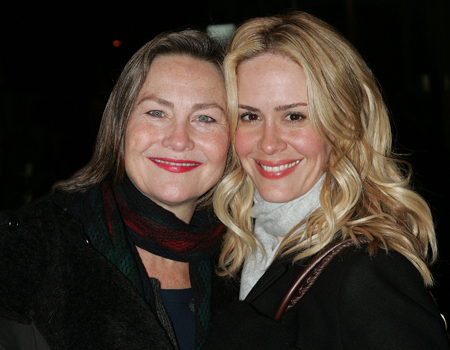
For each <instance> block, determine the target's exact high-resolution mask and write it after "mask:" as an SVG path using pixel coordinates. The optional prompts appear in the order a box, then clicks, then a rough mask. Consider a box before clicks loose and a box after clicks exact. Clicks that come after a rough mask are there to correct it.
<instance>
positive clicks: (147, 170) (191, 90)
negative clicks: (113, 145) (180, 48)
mask: <svg viewBox="0 0 450 350" xmlns="http://www.w3.org/2000/svg"><path fill="white" fill-rule="evenodd" d="M226 110H227V106H226V94H225V87H224V82H223V78H222V76H221V74H220V72H219V70H218V69H217V67H216V66H214V65H213V64H212V63H210V62H206V61H201V60H198V59H194V58H191V57H188V56H182V55H169V56H160V57H157V58H156V59H155V60H154V61H153V63H152V65H151V68H150V71H149V72H148V74H147V78H146V80H145V82H144V85H143V86H142V88H141V91H140V92H139V95H138V97H137V100H136V104H135V106H134V109H133V111H132V113H131V115H130V120H129V122H128V125H127V129H126V134H125V170H126V173H127V175H128V177H129V178H130V179H131V181H132V182H133V183H134V185H135V186H136V187H137V188H138V189H139V190H140V191H141V192H142V193H143V194H144V195H145V196H147V197H148V198H150V199H151V200H153V201H154V202H155V203H157V204H158V205H160V206H162V207H163V208H165V209H167V210H170V211H171V212H173V213H174V214H175V215H176V216H177V217H178V218H180V219H181V220H184V221H186V222H189V220H190V218H191V216H192V214H193V212H194V210H195V205H196V204H195V203H196V201H197V200H198V199H199V198H200V197H201V196H202V195H203V194H205V193H206V192H207V191H208V190H209V189H210V188H212V187H213V186H214V185H215V184H216V182H217V181H218V180H219V179H220V177H221V176H222V173H223V171H224V168H225V163H226V159H227V152H228V143H229V130H228V118H227V113H226Z"/></svg>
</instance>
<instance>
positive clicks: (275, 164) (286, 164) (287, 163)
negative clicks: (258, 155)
mask: <svg viewBox="0 0 450 350" xmlns="http://www.w3.org/2000/svg"><path fill="white" fill-rule="evenodd" d="M300 162H301V159H295V160H291V159H289V160H279V161H262V160H255V163H256V168H257V169H258V171H259V173H260V174H261V175H262V176H263V177H265V178H267V179H280V178H283V177H285V176H287V175H289V174H290V173H292V172H293V171H294V170H295V168H296V166H297V165H298V164H300Z"/></svg>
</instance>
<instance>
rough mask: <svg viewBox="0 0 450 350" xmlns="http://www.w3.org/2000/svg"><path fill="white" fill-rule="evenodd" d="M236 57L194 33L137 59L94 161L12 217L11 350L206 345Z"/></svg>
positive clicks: (3, 267)
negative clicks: (227, 61) (215, 196)
mask: <svg viewBox="0 0 450 350" xmlns="http://www.w3.org/2000/svg"><path fill="white" fill-rule="evenodd" d="M223 57H224V49H223V48H222V46H221V45H220V44H219V43H217V42H215V41H214V40H212V39H211V38H209V37H208V36H207V35H206V34H204V33H201V32H198V31H193V30H187V31H183V32H177V33H167V34H161V35H159V36H157V37H156V38H155V39H153V40H152V41H150V42H149V43H147V44H146V45H144V46H143V47H142V48H141V49H140V50H139V51H138V52H137V53H136V54H135V55H134V56H133V57H132V58H131V60H130V61H129V62H128V63H127V65H126V66H125V68H124V71H123V72H122V74H121V76H120V78H119V79H118V81H117V83H116V85H115V87H114V90H113V92H112V94H111V97H110V99H109V101H108V104H107V106H106V109H105V112H104V115H103V119H102V123H101V126H100V131H99V134H98V138H97V144H96V148H95V152H94V155H93V158H92V160H91V161H90V163H89V164H88V165H87V166H86V167H85V168H84V169H82V170H81V171H80V172H78V174H76V176H75V177H74V178H72V179H70V180H67V181H65V182H62V183H60V184H58V185H57V186H56V191H55V193H54V194H52V195H50V196H49V197H46V198H44V199H42V200H41V201H39V202H38V203H36V204H34V205H32V206H29V207H27V208H25V209H23V210H20V211H18V212H16V213H2V214H1V216H0V317H2V319H1V320H0V348H4V349H27V350H30V349H48V348H51V349H77V350H78V349H164V350H166V349H191V350H193V349H199V348H200V347H201V345H202V343H203V342H204V339H205V336H206V332H207V327H208V323H209V319H210V316H211V312H212V310H213V309H214V308H215V307H216V305H217V303H223V298H224V297H225V296H226V293H225V290H224V288H223V286H222V285H220V284H219V283H220V282H219V280H218V278H217V277H216V276H215V274H214V265H213V257H214V255H215V254H216V253H217V252H218V249H219V247H220V244H221V240H222V231H223V225H222V224H221V223H220V222H219V221H218V220H217V219H216V218H215V216H214V214H213V212H212V210H211V207H212V205H211V194H212V190H213V188H214V186H215V185H216V183H217V182H218V181H219V179H220V178H221V177H222V175H223V173H224V170H225V169H226V163H227V159H228V145H229V123H228V115H227V105H226V93H225V86H224V80H223V74H222V62H223Z"/></svg>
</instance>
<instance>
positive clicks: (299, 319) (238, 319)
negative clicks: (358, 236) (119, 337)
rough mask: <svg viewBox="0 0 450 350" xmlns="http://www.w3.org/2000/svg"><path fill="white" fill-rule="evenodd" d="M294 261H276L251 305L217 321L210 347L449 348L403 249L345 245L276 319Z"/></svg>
mask: <svg viewBox="0 0 450 350" xmlns="http://www.w3.org/2000/svg"><path fill="white" fill-rule="evenodd" d="M291 261H292V260H290V259H283V260H277V261H276V262H274V263H273V264H272V265H271V266H270V267H269V268H268V270H267V271H266V273H265V274H264V275H263V276H262V277H261V279H260V280H259V281H258V282H257V284H256V285H255V286H254V288H253V289H252V290H251V291H250V293H249V294H248V296H247V298H246V299H245V302H239V303H235V304H234V305H232V308H231V309H230V310H229V311H228V312H225V313H223V314H221V315H220V316H219V318H218V319H216V321H215V322H214V325H213V328H212V330H211V332H212V334H211V337H210V339H209V340H208V346H207V347H206V348H207V349H208V350H210V349H211V350H212V349H214V350H219V349H227V350H232V349H235V350H237V349H244V348H245V349H246V350H250V349H255V350H256V349H258V350H265V349H268V350H269V349H270V350H274V349H301V350H325V349H326V350H334V349H336V350H338V349H339V350H341V349H345V350H362V349H364V350H370V349H373V350H375V349H376V350H380V349H385V350H387V349H389V350H391V349H404V350H424V349H430V350H431V349H433V350H444V349H445V350H448V349H450V344H449V341H448V338H447V336H446V334H445V331H444V328H443V324H442V319H441V317H440V314H439V312H438V310H437V307H436V305H435V303H434V301H433V300H432V298H431V296H430V294H429V292H428V290H427V289H426V288H425V287H424V284H423V279H422V278H421V276H420V274H419V272H418V271H417V269H416V268H415V267H414V266H413V265H412V264H411V263H410V262H409V261H408V260H407V259H406V258H405V257H403V256H402V255H400V254H399V253H396V252H389V254H386V252H385V251H384V250H380V251H378V253H377V254H376V255H375V256H372V257H371V256H370V255H369V254H368V253H367V252H366V251H365V250H364V249H357V248H347V249H346V250H344V251H343V252H341V253H340V254H339V255H337V256H336V257H335V258H334V259H333V260H332V261H331V262H330V264H329V265H328V266H327V267H326V268H325V269H324V270H323V272H322V274H321V275H320V276H319V277H318V279H317V280H316V282H315V283H314V284H313V286H312V287H311V289H310V290H309V291H308V292H307V293H306V294H305V295H304V297H303V298H302V299H300V301H299V302H298V303H297V304H296V305H295V306H294V307H293V309H291V310H288V311H287V312H286V313H285V315H284V316H283V319H282V320H281V321H280V322H275V321H273V320H271V318H272V316H273V314H274V312H275V310H276V308H277V306H278V305H279V303H280V300H281V299H282V297H283V296H284V294H285V292H286V290H287V289H288V287H289V286H290V284H291V283H292V281H293V280H294V279H295V277H296V276H297V275H298V274H299V272H300V271H301V270H302V268H303V266H302V263H301V262H299V263H297V264H295V265H293V264H292V262H291ZM247 303H249V304H250V306H249V304H247ZM227 335H228V337H227ZM231 338H232V339H233V340H231V341H230V342H231V343H230V342H229V343H228V344H227V346H222V345H221V344H222V343H223V342H224V341H226V339H231ZM235 339H236V341H235Z"/></svg>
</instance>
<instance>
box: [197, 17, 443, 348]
mask: <svg viewBox="0 0 450 350" xmlns="http://www.w3.org/2000/svg"><path fill="white" fill-rule="evenodd" d="M224 67H225V69H224V71H225V78H226V79H225V80H226V84H227V93H228V108H229V111H230V124H231V130H232V134H231V135H232V145H233V146H232V147H233V149H232V150H233V154H232V156H233V161H232V169H231V172H230V173H229V175H227V176H225V177H224V179H223V180H222V181H221V183H220V184H219V186H218V188H217V190H216V192H215V198H214V208H215V210H216V214H217V215H218V217H219V218H220V219H221V221H222V222H223V223H225V225H226V226H227V227H228V231H227V233H226V235H225V240H224V245H223V250H222V253H221V257H220V270H221V273H222V275H227V276H238V275H239V272H240V271H241V267H242V271H241V273H240V275H239V276H240V281H241V288H240V299H241V301H239V302H236V303H233V304H232V306H231V307H230V308H229V309H228V310H227V311H225V312H223V313H222V314H221V315H220V316H219V317H218V318H217V319H216V321H214V325H213V327H212V330H211V334H210V337H209V340H208V341H207V344H208V345H207V346H206V347H205V349H211V350H212V349H214V350H220V349H228V350H229V349H247V350H248V349H258V350H261V349H302V350H308V349H317V350H319V349H320V350H323V349H327V350H330V349H354V350H361V349H374V350H375V349H377V350H379V349H386V350H387V349H405V350H406V349H407V350H411V349H417V350H419V349H420V350H423V349H434V350H436V349H449V348H450V346H449V342H448V339H447V337H446V334H445V331H444V327H443V326H442V325H441V323H443V320H442V319H441V316H440V314H439V312H438V310H437V307H436V305H435V303H434V302H433V300H432V297H431V296H430V294H429V292H428V290H427V289H426V287H428V286H431V285H432V284H433V279H432V275H431V273H430V270H429V267H428V266H429V264H431V263H433V262H434V261H435V260H436V255H437V242H436V237H435V233H434V227H433V221H432V218H431V213H430V209H429V207H428V205H427V204H426V203H425V201H424V200H423V199H422V198H421V197H420V196H419V195H418V194H417V193H416V192H414V191H413V190H412V189H411V186H410V181H409V172H408V171H405V170H407V169H405V167H404V164H406V163H404V162H402V161H400V160H398V159H396V158H395V155H394V154H393V152H392V151H391V142H392V137H391V129H390V124H389V118H388V114H387V109H386V107H385V105H384V103H383V99H382V97H381V94H380V91H379V88H378V86H377V83H376V81H375V79H374V78H373V76H372V73H371V71H370V69H369V68H368V67H367V65H366V64H365V62H364V61H363V59H362V58H361V57H360V55H359V54H358V53H357V52H356V50H355V49H354V48H353V47H352V46H351V45H350V43H349V42H347V40H345V39H344V38H343V37H342V36H341V35H340V34H338V33H337V32H336V30H334V29H333V28H332V27H330V26H329V25H328V24H326V23H324V22H322V21H321V20H319V19H318V18H315V17H314V16H311V15H309V14H306V13H303V12H292V13H289V14H287V15H284V16H273V17H267V18H255V19H251V20H249V21H247V22H246V23H244V24H243V25H242V26H241V27H240V28H238V30H237V31H236V33H235V34H234V36H233V38H232V39H231V42H230V44H229V50H228V55H227V57H226V59H225V64H224ZM326 264H328V265H326ZM276 320H279V321H276Z"/></svg>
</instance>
